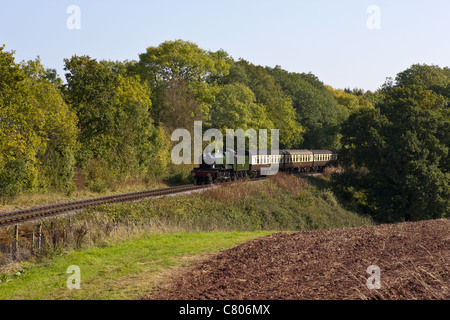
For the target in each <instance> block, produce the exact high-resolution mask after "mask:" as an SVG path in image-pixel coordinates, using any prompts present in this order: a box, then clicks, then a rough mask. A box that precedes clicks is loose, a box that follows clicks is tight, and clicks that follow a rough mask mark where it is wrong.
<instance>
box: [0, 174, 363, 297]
mask: <svg viewBox="0 0 450 320" xmlns="http://www.w3.org/2000/svg"><path fill="white" fill-rule="evenodd" d="M48 224H49V223H48V222H47V225H48ZM367 224H372V221H371V220H370V219H368V218H365V217H361V216H358V215H357V214H355V213H353V212H349V211H346V210H345V209H343V208H342V207H341V206H340V204H339V203H338V201H336V199H335V198H334V196H333V194H332V193H331V192H330V191H328V190H321V189H320V188H318V187H317V186H313V185H312V184H310V183H307V182H306V181H305V180H303V179H299V178H298V177H295V176H286V175H282V176H281V175H280V176H277V177H272V178H271V179H270V180H269V181H264V182H257V183H250V182H239V183H237V184H234V185H232V186H231V185H224V186H222V187H219V188H213V189H209V190H207V191H205V192H203V193H200V194H197V193H196V194H190V195H178V196H176V197H162V198H157V199H149V200H144V201H141V202H135V203H123V204H115V205H108V206H101V207H97V208H91V209H88V210H86V211H85V212H83V213H82V214H78V215H76V216H72V217H71V218H70V221H69V219H68V218H67V217H66V218H58V219H54V224H53V227H54V229H53V230H54V231H53V232H52V234H51V235H50V232H48V234H47V237H46V238H45V239H46V241H45V246H46V251H45V252H46V255H44V257H41V258H40V259H38V260H32V262H27V263H24V264H22V266H18V267H20V269H21V274H17V275H14V273H13V274H11V272H10V273H9V274H7V273H4V275H3V276H2V278H3V281H2V283H0V298H3V299H5V298H41V299H42V298H48V299H53V298H77V299H78V298H86V299H87V298H120V299H124V298H136V297H138V296H139V295H140V294H143V293H144V291H146V293H148V292H151V291H152V287H153V284H154V283H156V282H157V281H156V279H159V278H160V276H159V275H160V274H161V272H163V271H164V270H166V269H167V268H174V267H179V266H182V265H184V264H185V263H186V261H189V260H190V259H192V257H194V256H196V255H198V254H201V253H205V252H210V251H216V250H220V249H222V248H226V247H229V246H232V245H234V244H235V243H238V242H240V241H245V240H247V239H250V238H253V237H256V236H260V235H262V234H267V233H270V232H275V231H298V230H311V229H323V228H339V227H351V226H360V225H367ZM30 228H33V226H31V227H30ZM44 229H45V228H44ZM261 231H263V233H261ZM49 256H52V257H51V258H50V257H49ZM181 257H190V258H181ZM71 264H75V265H78V266H80V268H81V270H82V284H83V287H82V290H79V291H78V290H77V291H75V292H74V291H71V290H68V289H67V288H66V286H65V281H66V280H67V278H68V276H69V275H68V274H66V273H65V272H66V269H67V267H68V266H69V265H71ZM10 270H14V271H16V270H17V268H11V267H10Z"/></svg>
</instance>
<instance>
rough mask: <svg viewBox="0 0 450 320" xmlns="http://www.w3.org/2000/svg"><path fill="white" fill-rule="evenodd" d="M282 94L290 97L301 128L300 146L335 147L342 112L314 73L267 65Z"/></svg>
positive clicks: (311, 147)
mask: <svg viewBox="0 0 450 320" xmlns="http://www.w3.org/2000/svg"><path fill="white" fill-rule="evenodd" d="M267 70H268V72H269V73H270V74H271V75H272V76H273V77H274V79H275V81H276V83H277V84H279V85H280V86H281V89H282V91H283V94H284V96H285V97H288V98H290V99H291V100H292V103H293V107H294V109H295V111H296V118H297V121H298V122H299V123H300V124H301V126H302V127H303V128H304V130H305V133H304V136H303V138H304V139H303V143H302V144H301V147H302V148H306V149H320V148H336V147H338V145H339V141H338V140H339V135H338V133H339V125H340V119H342V118H343V117H342V115H341V114H340V110H339V107H338V106H337V103H336V102H335V100H334V99H333V98H332V97H331V96H330V94H329V93H328V91H327V88H326V87H325V86H324V85H323V83H322V82H321V81H319V79H318V78H317V77H316V76H314V75H313V74H304V73H302V74H299V73H290V72H287V71H286V70H283V69H281V67H279V66H277V67H275V68H273V69H271V68H267Z"/></svg>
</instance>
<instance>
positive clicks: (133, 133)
mask: <svg viewBox="0 0 450 320" xmlns="http://www.w3.org/2000/svg"><path fill="white" fill-rule="evenodd" d="M65 70H66V71H67V73H66V79H67V88H66V91H67V92H66V99H67V101H68V103H70V105H71V106H72V108H73V109H74V110H75V112H76V114H77V116H78V118H79V128H80V132H81V133H80V137H79V141H80V143H81V149H80V152H79V153H78V157H77V160H78V165H79V166H80V167H81V168H84V169H85V171H86V173H85V175H86V176H87V178H88V182H89V183H90V184H91V187H93V188H94V189H97V190H99V191H101V190H104V189H105V188H106V187H107V185H110V184H111V183H114V182H115V181H124V180H126V179H128V178H132V177H139V176H142V175H144V174H145V173H146V171H147V170H148V166H149V165H150V163H151V161H152V156H153V155H155V154H156V152H157V150H156V143H155V141H156V140H157V131H156V130H155V128H154V127H153V122H152V119H151V118H150V108H151V105H152V104H151V100H150V90H149V88H148V86H146V85H144V84H142V83H141V81H140V79H139V77H137V76H126V75H124V74H123V72H122V71H120V70H123V68H122V67H121V66H120V65H119V66H117V67H116V66H115V64H114V63H111V62H106V61H100V62H98V61H96V60H95V59H92V58H90V57H88V56H82V57H78V56H73V57H72V58H71V59H65Z"/></svg>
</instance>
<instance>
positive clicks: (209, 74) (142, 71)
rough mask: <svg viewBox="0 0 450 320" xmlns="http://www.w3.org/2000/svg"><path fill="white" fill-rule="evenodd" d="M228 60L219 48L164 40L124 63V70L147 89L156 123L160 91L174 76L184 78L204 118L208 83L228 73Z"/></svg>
mask: <svg viewBox="0 0 450 320" xmlns="http://www.w3.org/2000/svg"><path fill="white" fill-rule="evenodd" d="M230 60H231V59H230V58H229V57H228V54H227V53H226V52H225V51H223V50H219V51H217V52H211V51H207V50H204V49H201V48H199V47H198V45H197V44H195V43H192V42H189V41H183V40H176V41H166V42H164V43H162V44H160V45H159V46H158V47H149V48H147V50H146V52H144V53H142V54H140V55H139V61H138V62H136V63H130V64H129V65H128V72H129V73H130V74H135V75H139V76H140V78H141V79H142V80H143V81H145V82H146V83H147V85H148V86H149V87H150V88H151V90H152V101H153V108H152V111H153V112H152V116H153V118H154V120H155V121H156V122H160V121H161V119H160V113H161V112H162V110H163V108H164V99H163V95H164V92H165V90H166V89H167V88H168V87H169V86H170V84H171V83H172V81H176V79H183V80H184V82H185V84H186V87H187V89H188V91H189V93H190V94H192V95H193V96H194V97H195V99H196V100H197V101H198V102H199V103H200V105H201V108H202V113H203V118H204V119H205V120H206V121H207V120H208V112H209V107H210V105H211V100H212V99H213V96H214V92H213V91H211V90H210V85H213V84H214V83H215V82H217V80H218V79H219V78H221V77H222V76H224V75H226V74H227V73H228V70H229V62H230Z"/></svg>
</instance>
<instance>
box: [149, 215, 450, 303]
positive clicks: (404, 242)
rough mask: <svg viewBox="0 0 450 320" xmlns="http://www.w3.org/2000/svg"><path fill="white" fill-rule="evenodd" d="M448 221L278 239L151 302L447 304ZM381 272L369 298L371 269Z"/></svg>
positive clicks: (231, 255) (220, 259) (182, 280)
mask: <svg viewBox="0 0 450 320" xmlns="http://www.w3.org/2000/svg"><path fill="white" fill-rule="evenodd" d="M449 231H450V219H441V220H434V221H422V222H411V223H399V224H392V225H380V226H375V227H358V228H348V229H334V230H316V231H308V232H296V233H277V234H272V235H269V236H266V237H262V238H259V239H255V240H252V241H249V242H246V243H244V244H241V245H238V246H236V247H234V248H232V249H229V250H226V251H222V252H220V253H218V254H217V255H215V256H214V257H213V258H209V259H207V260H204V261H201V262H198V263H196V264H195V265H194V266H192V267H190V268H189V269H187V270H185V271H183V272H182V273H181V274H178V276H177V277H176V279H173V280H171V281H172V282H170V283H169V284H167V285H166V286H165V287H164V288H160V289H159V291H158V292H157V293H156V294H154V295H151V296H150V297H149V299H162V300H166V299H167V300H170V299H177V300H178V299H186V300H195V299H219V300H231V299H233V300H244V299H258V300H292V299H295V300H309V299H449V298H450V285H449V283H450V275H449V247H450V246H449V245H450V233H449ZM371 265H376V266H378V267H379V268H380V279H381V289H372V290H369V289H368V287H367V280H368V278H369V277H371V274H369V273H367V268H368V267H369V266H371Z"/></svg>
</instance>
